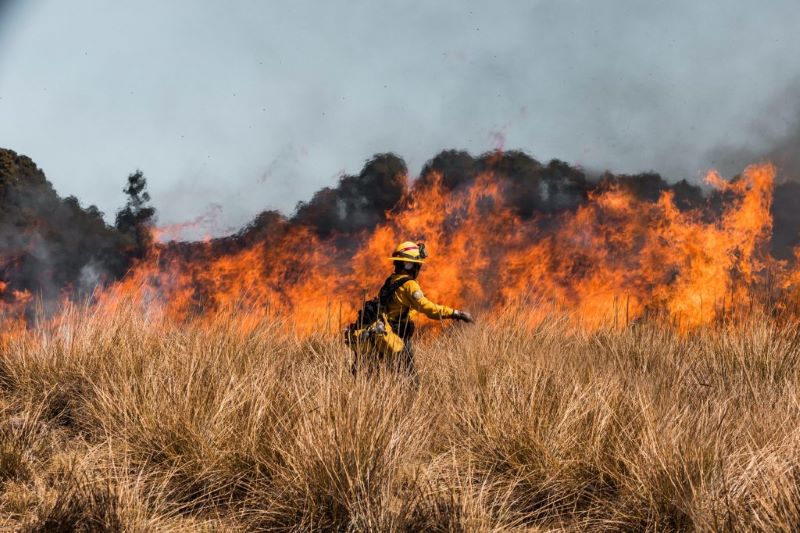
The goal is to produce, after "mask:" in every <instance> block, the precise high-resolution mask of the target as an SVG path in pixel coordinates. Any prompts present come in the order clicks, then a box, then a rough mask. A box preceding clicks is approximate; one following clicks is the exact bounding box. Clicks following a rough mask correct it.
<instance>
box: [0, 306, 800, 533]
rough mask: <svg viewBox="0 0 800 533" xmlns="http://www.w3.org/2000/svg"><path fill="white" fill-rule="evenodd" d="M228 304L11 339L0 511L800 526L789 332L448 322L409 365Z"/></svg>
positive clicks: (433, 527) (126, 519)
mask: <svg viewBox="0 0 800 533" xmlns="http://www.w3.org/2000/svg"><path fill="white" fill-rule="evenodd" d="M244 322H245V321H243V319H242V318H241V317H238V318H232V317H231V316H219V317H217V318H216V319H214V320H212V321H210V322H209V321H203V322H200V321H198V322H197V323H193V324H170V323H168V322H165V321H160V320H158V319H154V318H152V317H148V316H146V315H142V314H137V313H135V312H129V313H127V314H125V313H121V314H118V315H116V316H113V317H103V316H100V315H94V314H92V313H91V312H87V311H80V310H72V311H70V312H68V313H66V314H65V316H64V317H63V318H62V319H61V320H60V321H58V322H57V323H55V324H51V325H49V326H47V327H41V328H39V329H36V330H33V331H31V332H30V333H29V334H27V335H25V336H23V337H20V338H17V339H15V340H13V341H10V342H8V343H7V344H6V345H4V346H3V347H2V351H0V527H6V528H9V529H21V530H25V531H51V530H61V531H76V530H77V531H98V530H106V531H159V530H160V531H203V530H207V531H220V530H228V531H239V530H273V529H274V530H287V531H288V530H296V531H300V530H303V531H305V530H342V531H348V530H353V531H361V530H371V531H412V530H413V531H416V530H427V531H488V530H513V529H526V530H558V529H569V530H624V531H633V530H635V531H640V530H650V531H664V530H692V529H695V530H741V529H752V530H764V531H778V530H786V531H791V530H797V528H798V525H800V461H798V459H800V403H799V402H798V392H800V391H799V390H798V386H799V385H800V376H799V374H798V368H797V362H798V356H800V345H799V342H800V330H798V328H797V327H796V326H794V325H785V324H784V325H778V324H777V323H776V322H774V321H772V320H770V319H766V318H753V319H751V320H749V321H748V322H746V323H738V324H735V325H727V326H724V327H715V328H709V329H707V330H703V331H698V332H696V333H693V334H689V335H683V336H682V335H677V334H675V333H674V332H672V331H670V330H669V329H668V328H665V327H660V326H659V325H658V324H637V325H634V326H631V327H629V328H627V329H623V330H615V331H600V332H594V333H585V332H581V331H578V330H575V329H573V328H571V327H570V326H569V325H568V324H567V322H566V321H565V320H563V319H562V318H559V317H550V318H547V319H545V320H543V321H542V322H541V323H540V324H538V325H536V326H528V325H524V324H522V323H520V322H519V321H517V320H515V319H514V317H513V315H511V314H510V315H508V316H505V317H501V318H499V319H495V320H493V321H492V322H491V323H489V324H486V323H484V324H482V325H477V326H473V327H469V326H461V325H454V326H452V327H447V328H446V329H445V331H444V332H443V333H441V334H438V335H427V336H424V337H423V338H422V339H421V340H420V342H419V343H418V345H417V364H418V367H419V372H420V378H421V382H420V385H419V386H418V387H414V385H413V384H412V383H411V382H410V381H408V380H406V379H405V378H403V376H400V375H397V374H392V373H391V372H379V373H378V374H373V375H371V376H359V377H357V378H355V379H354V378H353V376H352V375H351V374H350V366H349V354H348V352H347V349H346V348H345V347H344V346H343V345H342V344H341V343H340V342H339V339H333V338H327V337H324V336H321V337H312V338H297V337H294V336H292V335H290V334H287V333H285V331H286V330H287V328H285V327H283V325H282V324H280V323H258V324H255V325H253V326H252V327H243V323H244Z"/></svg>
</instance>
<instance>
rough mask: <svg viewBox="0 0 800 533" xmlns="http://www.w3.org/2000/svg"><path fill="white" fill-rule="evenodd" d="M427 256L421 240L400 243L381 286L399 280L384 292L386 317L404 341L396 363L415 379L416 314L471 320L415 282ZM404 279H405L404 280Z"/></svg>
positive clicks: (470, 321)
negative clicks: (429, 296)
mask: <svg viewBox="0 0 800 533" xmlns="http://www.w3.org/2000/svg"><path fill="white" fill-rule="evenodd" d="M426 257H427V253H426V251H425V245H424V244H417V243H414V242H403V243H400V244H399V245H397V248H395V250H394V253H393V254H392V257H391V258H390V259H391V260H392V262H393V263H394V273H393V274H392V275H391V276H389V279H387V280H386V283H385V284H384V287H387V286H393V285H394V286H396V285H397V284H399V286H397V287H396V288H395V290H394V293H393V294H390V295H387V296H388V303H387V306H386V318H387V321H388V325H389V326H391V328H392V331H393V332H394V333H396V334H397V335H398V336H399V337H400V338H401V339H402V340H403V342H404V343H405V346H404V348H403V350H402V352H401V353H400V357H399V361H397V362H396V364H397V365H398V366H400V367H401V368H402V369H404V370H406V371H407V372H408V373H409V374H410V375H411V376H412V378H413V379H414V380H415V381H416V380H417V372H416V368H415V367H414V348H413V346H412V342H411V337H412V335H413V334H414V319H415V318H416V315H417V314H418V313H422V314H423V315H425V316H426V317H428V318H431V319H434V320H441V319H452V320H460V321H463V322H468V323H472V322H474V320H473V318H472V315H471V314H470V313H468V312H466V311H459V310H458V309H452V308H450V307H447V306H445V305H439V304H435V303H433V302H432V301H430V300H428V299H427V298H426V297H425V294H424V293H423V292H422V288H421V287H420V285H419V283H418V282H417V276H419V272H420V269H421V268H422V265H423V263H424V262H425V258H426ZM404 279H405V281H403V280H404Z"/></svg>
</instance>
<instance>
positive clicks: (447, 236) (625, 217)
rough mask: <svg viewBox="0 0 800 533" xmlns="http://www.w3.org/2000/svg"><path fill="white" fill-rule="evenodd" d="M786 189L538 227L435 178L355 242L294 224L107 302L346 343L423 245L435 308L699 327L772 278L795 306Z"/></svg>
mask: <svg viewBox="0 0 800 533" xmlns="http://www.w3.org/2000/svg"><path fill="white" fill-rule="evenodd" d="M774 177H775V168H774V167H773V166H772V165H769V164H763V165H755V166H750V167H748V168H747V169H746V170H745V171H744V173H743V174H742V175H741V176H740V178H739V179H737V180H735V181H732V182H728V181H725V180H723V179H722V178H721V177H720V176H718V175H717V174H716V173H714V172H711V173H709V175H708V177H707V182H708V183H709V184H710V185H711V186H712V187H714V188H716V189H717V190H718V191H720V192H722V193H724V194H723V197H724V198H725V202H724V204H723V205H722V206H721V207H717V208H716V209H715V208H714V207H713V206H709V207H708V209H704V210H691V211H681V210H680V209H678V207H676V205H675V202H674V200H673V197H672V195H671V194H669V193H664V194H662V195H661V197H660V198H659V199H658V200H657V201H655V202H651V201H646V200H641V199H638V198H636V197H635V196H634V195H633V194H631V193H630V192H627V191H625V190H622V189H620V188H615V187H611V188H609V189H607V190H603V191H600V192H595V193H593V195H592V196H591V197H590V198H589V201H588V202H587V203H585V204H584V205H582V206H580V207H578V208H577V209H574V210H568V211H564V212H561V213H556V214H551V215H539V216H534V217H529V218H525V219H523V218H521V217H519V216H517V215H515V214H514V211H513V210H512V209H511V208H510V207H509V206H508V205H506V203H505V201H504V198H505V197H506V196H505V195H504V192H503V190H502V187H503V182H502V180H498V179H496V178H495V176H493V175H492V174H491V173H486V174H483V175H481V176H479V177H478V178H477V179H476V180H475V181H474V182H473V183H472V184H471V185H470V186H468V187H465V188H463V189H461V190H457V191H448V190H447V189H446V188H445V187H444V186H443V185H442V180H441V178H440V177H439V178H438V179H437V178H436V177H435V178H434V179H433V180H429V182H428V184H427V185H425V186H424V187H415V188H414V189H413V190H412V191H411V192H409V193H408V194H407V197H406V198H404V199H403V200H402V201H401V202H400V204H399V207H398V208H396V209H395V210H394V211H392V212H390V213H388V214H387V220H386V222H385V223H384V224H382V225H380V226H378V227H377V228H375V229H374V230H373V231H370V232H365V233H362V234H359V235H357V236H355V237H353V236H348V237H344V236H337V235H333V236H331V237H328V238H324V239H323V238H320V237H318V236H317V235H316V234H315V233H314V232H313V231H311V230H310V229H308V228H304V227H300V226H295V225H292V224H289V223H285V224H279V225H278V226H277V227H276V228H274V231H272V232H271V233H270V234H269V235H266V236H264V237H263V238H261V239H259V240H257V241H256V242H253V243H251V244H250V245H248V246H246V247H244V248H242V249H239V250H235V251H231V252H227V251H224V250H223V251H220V250H218V249H217V248H215V246H214V243H213V242H212V241H208V242H205V243H203V244H198V245H197V247H198V248H197V249H195V250H194V251H193V252H192V253H190V254H187V253H179V252H178V251H176V249H174V248H170V247H169V246H164V245H156V247H154V248H153V250H152V252H151V253H150V255H149V256H148V257H147V258H146V259H145V260H144V261H142V262H140V263H139V264H137V265H136V267H135V268H134V269H133V270H132V271H131V272H130V274H129V275H128V276H127V277H126V278H125V279H123V280H122V281H120V282H118V283H116V284H114V285H112V286H111V287H109V288H108V289H107V290H104V291H103V292H101V293H100V294H99V296H98V301H99V302H100V305H102V306H112V307H113V305H114V304H115V302H120V301H122V300H124V299H125V298H130V297H136V298H137V299H138V300H139V301H141V302H144V303H145V305H147V306H148V307H149V308H151V309H158V310H159V311H161V312H164V313H166V314H167V315H169V316H170V317H173V318H176V319H183V318H186V317H188V316H195V315H198V314H205V315H209V314H213V313H215V312H220V311H221V310H225V309H227V310H230V309H246V310H247V311H248V314H249V315H250V316H253V315H256V316H257V315H275V316H281V317H284V318H286V319H287V324H291V325H292V327H294V328H296V329H297V330H298V331H301V332H304V331H311V330H319V329H320V328H327V329H330V330H332V329H334V326H336V327H338V326H342V325H343V324H344V323H346V322H348V321H349V320H350V319H351V318H352V314H353V312H354V309H355V307H356V306H357V305H359V304H360V302H361V301H362V300H363V299H364V297H368V296H372V295H373V293H375V292H376V290H377V287H378V286H379V285H380V283H381V282H382V280H383V279H384V277H385V276H386V275H387V274H388V272H389V271H390V263H389V261H388V260H387V256H388V255H389V253H390V251H391V250H392V248H393V247H394V245H395V244H396V243H397V242H399V241H402V240H419V241H424V242H426V243H427V247H428V249H429V250H430V252H431V257H430V259H429V260H428V262H427V263H426V265H425V267H424V268H423V271H422V274H421V277H420V282H421V284H422V286H423V287H424V288H425V290H426V292H427V293H428V296H429V297H431V298H432V299H434V300H435V301H438V302H441V303H445V304H448V305H453V306H456V307H462V308H467V309H471V310H476V311H479V312H481V313H482V315H483V316H484V317H490V316H491V315H492V314H493V313H494V312H496V311H497V310H498V309H500V308H501V307H502V306H504V305H507V304H509V303H511V302H515V301H520V300H522V299H524V300H525V301H527V302H529V304H528V307H527V308H531V307H536V306H538V307H541V306H553V307H556V308H558V309H560V310H563V311H566V312H568V313H569V314H570V315H571V316H572V317H574V318H575V319H576V321H577V322H579V323H580V324H583V325H584V326H586V327H589V328H596V327H600V326H603V325H608V324H623V323H629V322H631V321H634V320H637V319H640V318H642V317H644V316H646V315H650V314H654V315H655V314H657V315H660V316H663V317H665V318H668V319H669V320H670V321H672V322H673V323H675V324H678V325H679V326H680V327H681V328H683V329H687V328H693V327H696V326H699V325H702V324H708V323H710V322H712V321H714V320H715V319H716V318H718V317H719V316H720V312H723V313H724V312H725V311H726V310H727V309H729V308H733V307H734V306H741V305H743V304H748V305H753V304H754V302H756V301H757V300H759V297H760V296H759V295H761V294H762V292H759V291H762V289H763V287H765V286H766V285H765V284H766V283H768V282H769V280H768V278H769V276H770V275H771V276H773V280H774V283H773V285H774V286H775V287H780V288H782V289H784V292H785V293H786V294H787V295H788V294H790V293H791V290H793V287H795V286H796V285H797V283H796V282H797V281H800V276H799V275H798V274H797V273H796V272H795V271H794V270H793V268H792V267H791V266H790V265H786V264H785V263H781V262H779V261H776V260H774V259H773V258H771V257H770V255H769V252H768V244H769V238H770V235H771V229H772V219H771V215H770V206H771V202H772V191H773V182H774Z"/></svg>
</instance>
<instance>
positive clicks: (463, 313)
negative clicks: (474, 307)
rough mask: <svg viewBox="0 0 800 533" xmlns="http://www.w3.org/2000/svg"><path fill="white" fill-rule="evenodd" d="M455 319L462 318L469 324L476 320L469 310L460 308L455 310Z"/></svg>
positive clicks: (461, 319)
mask: <svg viewBox="0 0 800 533" xmlns="http://www.w3.org/2000/svg"><path fill="white" fill-rule="evenodd" d="M453 320H460V321H462V322H466V323H468V324H472V323H474V322H475V319H474V318H472V315H471V314H469V313H468V312H467V311H459V310H458V309H456V310H455V311H453Z"/></svg>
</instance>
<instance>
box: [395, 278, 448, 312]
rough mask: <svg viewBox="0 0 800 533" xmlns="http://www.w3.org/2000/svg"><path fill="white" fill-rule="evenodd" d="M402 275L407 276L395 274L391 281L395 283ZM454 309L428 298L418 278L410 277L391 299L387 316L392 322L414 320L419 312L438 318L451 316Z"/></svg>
mask: <svg viewBox="0 0 800 533" xmlns="http://www.w3.org/2000/svg"><path fill="white" fill-rule="evenodd" d="M401 276H407V274H393V275H392V276H391V283H394V282H395V281H396V280H397V279H398V278H400V277H401ZM453 311H454V310H453V309H452V308H450V307H447V306H446V305H439V304H435V303H433V302H432V301H430V300H428V299H427V298H426V297H425V295H424V294H423V293H422V288H421V287H420V286H419V283H417V280H415V279H409V280H408V281H406V282H405V283H403V284H402V285H401V286H400V288H398V289H397V290H396V291H395V292H394V295H393V296H392V297H391V298H390V299H389V304H388V306H387V310H386V318H387V319H388V320H389V322H390V323H397V322H400V321H402V320H406V319H407V320H411V321H413V320H414V318H415V317H416V314H417V313H422V314H423V315H425V316H426V317H428V318H432V319H434V320H438V319H441V318H451V317H452V316H453ZM405 313H408V315H407V316H404V314H405Z"/></svg>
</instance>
